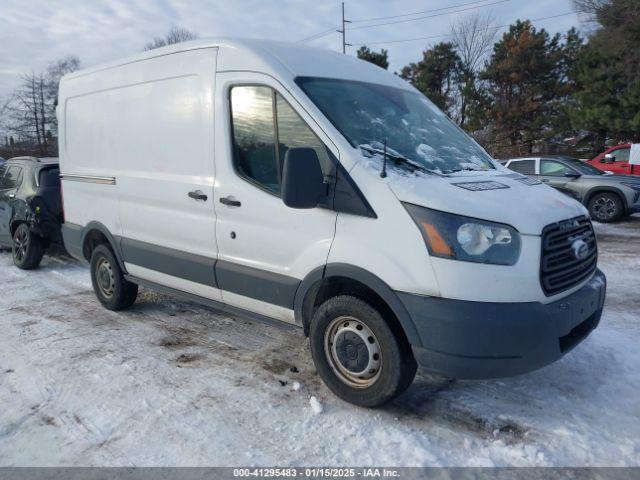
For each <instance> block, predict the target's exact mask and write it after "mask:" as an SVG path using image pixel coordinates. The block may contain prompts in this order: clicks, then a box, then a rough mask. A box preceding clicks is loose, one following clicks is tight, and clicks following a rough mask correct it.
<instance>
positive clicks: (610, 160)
mask: <svg viewBox="0 0 640 480" xmlns="http://www.w3.org/2000/svg"><path fill="white" fill-rule="evenodd" d="M630 151H631V144H630V143H626V144H623V145H617V146H615V147H610V148H607V149H606V150H605V151H604V152H602V153H601V154H600V155H598V156H597V157H595V158H593V159H591V160H589V163H590V164H591V165H593V166H594V167H596V168H597V169H599V170H605V171H609V172H613V173H615V174H618V175H624V174H628V175H640V165H630V164H629V152H630Z"/></svg>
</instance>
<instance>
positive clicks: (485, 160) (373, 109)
mask: <svg viewBox="0 0 640 480" xmlns="http://www.w3.org/2000/svg"><path fill="white" fill-rule="evenodd" d="M296 83H297V84H298V86H300V88H301V89H302V90H303V91H304V92H305V94H307V96H308V97H309V98H310V99H311V101H312V102H313V103H314V104H315V105H316V106H317V107H318V108H319V109H320V110H321V111H322V113H323V114H324V115H325V116H326V117H327V118H328V119H329V121H330V122H331V123H333V125H334V126H335V127H336V128H337V129H338V130H339V131H340V132H341V133H342V134H343V135H344V136H345V138H346V139H347V140H348V141H349V143H351V145H353V146H354V147H359V146H362V147H363V150H365V149H366V150H368V151H372V150H380V149H381V146H382V142H384V141H385V140H386V142H387V149H388V151H389V153H390V154H394V155H397V156H401V157H404V158H406V159H409V160H412V161H413V162H415V163H418V164H420V165H421V166H424V167H425V168H427V169H429V170H431V171H434V172H437V173H444V174H450V173H455V172H459V171H463V170H493V169H495V166H494V165H493V163H492V161H491V157H490V156H489V155H488V154H487V153H486V152H485V151H484V149H483V148H482V147H480V146H479V145H478V144H477V143H476V142H475V141H474V140H473V139H471V137H469V136H468V135H467V134H466V133H464V131H462V129H460V128H459V127H458V126H457V125H456V124H455V123H453V122H452V121H451V120H450V119H449V118H448V117H447V116H446V115H445V114H444V113H442V112H441V111H440V110H439V109H438V108H437V107H436V106H435V105H434V104H433V103H432V102H431V101H430V100H429V99H427V98H426V97H425V96H423V95H421V94H419V93H417V92H413V91H410V90H403V89H400V88H394V87H389V86H386V85H379V84H373V83H366V82H358V81H351V80H338V79H331V78H316V77H298V78H296Z"/></svg>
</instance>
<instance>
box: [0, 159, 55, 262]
mask: <svg viewBox="0 0 640 480" xmlns="http://www.w3.org/2000/svg"><path fill="white" fill-rule="evenodd" d="M61 224H62V199H61V196H60V170H59V168H58V159H57V158H35V157H15V158H11V159H9V160H7V161H6V162H5V163H4V164H3V165H1V166H0V245H2V246H5V247H10V248H11V249H12V251H13V262H14V263H15V264H16V266H18V267H20V268H23V269H25V270H28V269H32V268H36V267H37V266H38V265H39V264H40V261H41V260H42V256H43V255H44V252H45V250H46V249H47V248H48V247H49V245H50V244H51V243H52V242H59V241H60V238H61V237H60V226H61Z"/></svg>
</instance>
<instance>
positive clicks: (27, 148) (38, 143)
mask: <svg viewBox="0 0 640 480" xmlns="http://www.w3.org/2000/svg"><path fill="white" fill-rule="evenodd" d="M79 66H80V60H79V59H78V58H77V57H66V58H63V59H61V60H58V61H56V62H53V63H51V64H49V67H48V68H47V70H46V73H35V72H31V73H29V74H25V75H22V76H21V77H20V85H19V86H18V88H16V89H15V90H14V92H13V93H12V94H11V95H10V96H9V98H8V99H7V101H6V102H5V103H4V104H3V105H1V106H0V112H1V113H2V117H1V121H2V127H3V130H4V131H5V132H6V133H7V134H9V135H10V136H11V137H15V138H16V140H17V141H18V142H19V143H20V144H21V145H23V150H21V151H22V153H29V154H37V155H42V156H44V155H55V154H56V150H57V149H56V141H55V137H56V136H57V131H58V122H57V118H56V105H57V98H58V84H59V83H60V78H61V77H62V76H63V75H64V74H66V73H69V72H71V71H74V70H77V69H78V68H79Z"/></svg>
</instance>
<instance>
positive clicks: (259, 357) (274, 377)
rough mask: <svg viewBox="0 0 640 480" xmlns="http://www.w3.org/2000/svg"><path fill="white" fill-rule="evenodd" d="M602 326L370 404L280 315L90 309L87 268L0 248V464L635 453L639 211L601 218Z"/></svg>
mask: <svg viewBox="0 0 640 480" xmlns="http://www.w3.org/2000/svg"><path fill="white" fill-rule="evenodd" d="M597 231H598V234H599V238H600V267H601V268H602V269H603V270H604V271H605V273H606V274H607V276H608V280H609V295H608V298H607V305H606V311H605V315H604V317H603V319H602V322H601V325H600V327H599V328H598V329H597V330H596V331H595V332H594V333H593V334H592V335H591V337H589V338H588V339H587V340H586V341H585V342H584V343H583V344H581V345H580V346H578V347H577V348H576V349H575V350H574V351H573V352H571V353H570V354H569V355H568V356H566V357H565V358H564V359H562V360H561V361H559V362H557V363H556V364H554V365H551V366H549V367H546V368H544V369H542V370H539V371H537V372H534V373H531V374H528V375H523V376H520V377H515V378H508V379H501V380H492V381H454V380H450V379H446V378H442V377H436V376H427V375H421V376H419V377H418V378H417V379H416V382H415V383H414V385H413V386H412V387H411V388H410V389H409V391H408V392H407V393H406V394H405V395H403V396H402V397H401V398H399V399H398V400H396V401H395V402H393V403H392V404H390V405H389V406H388V407H387V408H385V409H381V410H366V409H361V408H357V407H354V406H351V405H349V404H347V403H345V402H343V401H341V400H338V399H337V398H336V397H334V396H333V395H332V394H331V393H330V392H329V391H328V389H327V388H326V387H325V386H324V385H323V384H322V382H321V381H320V379H319V378H318V376H317V375H316V374H315V372H314V369H313V364H312V362H311V359H310V355H309V351H308V345H307V342H306V341H305V340H304V338H303V335H302V333H301V332H300V331H299V330H297V329H295V328H292V327H284V326H282V327H274V326H271V325H264V324H260V323H254V322H252V321H249V320H247V319H243V318H232V317H229V316H228V315H226V314H222V313H220V312H216V311H214V310H211V309H208V308H204V307H200V306H197V305H194V304H190V303H183V302H178V301H176V300H174V299H171V298H170V297H166V296H162V295H158V294H155V293H153V292H151V291H148V290H143V291H142V292H141V295H140V296H139V298H138V302H137V303H136V305H135V307H134V308H132V309H131V310H129V311H127V312H121V313H113V312H109V311H107V310H105V309H103V308H101V307H100V306H99V304H98V302H97V300H96V299H95V297H94V295H93V292H92V290H91V284H90V280H89V273H88V269H87V268H86V267H85V266H83V265H80V264H78V263H76V262H75V261H73V260H70V259H68V258H65V257H63V256H54V257H45V261H44V263H43V265H42V268H40V269H39V270H37V271H33V272H23V271H20V270H18V269H16V268H14V267H13V266H12V264H11V257H10V255H9V254H8V253H7V252H2V253H0V285H1V286H0V328H1V331H2V335H1V336H0V405H1V406H2V408H0V465H2V466H7V465H11V466H14V465H113V466H134V465H135V466H148V465H209V466H211V465H226V466H230V465H247V464H252V465H274V464H277V465H359V466H364V465H387V466H397V465H412V466H421V465H429V466H441V465H446V466H450V465H455V466H462V465H465V466H492V465H517V466H520V465H538V466H546V465H563V466H565V465H566V466H608V465H611V466H612V465H616V466H622V465H636V466H637V465H640V349H639V348H638V344H639V342H640V308H639V307H638V302H637V298H638V294H637V289H638V286H639V285H640V217H639V216H635V217H634V218H633V219H632V221H631V222H628V223H619V224H616V225H614V226H601V225H598V226H597Z"/></svg>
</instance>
